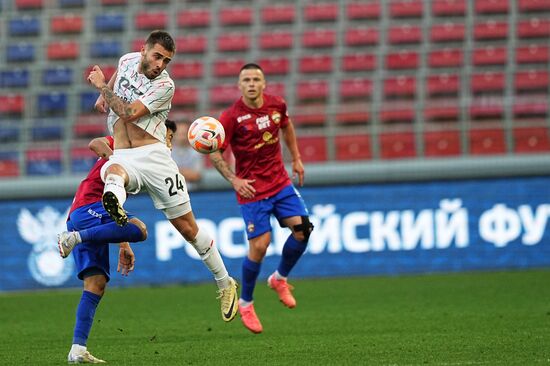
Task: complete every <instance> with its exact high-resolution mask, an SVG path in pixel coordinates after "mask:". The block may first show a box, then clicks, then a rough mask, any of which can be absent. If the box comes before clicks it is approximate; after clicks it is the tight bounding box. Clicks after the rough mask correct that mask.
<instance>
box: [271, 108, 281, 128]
mask: <svg viewBox="0 0 550 366" xmlns="http://www.w3.org/2000/svg"><path fill="white" fill-rule="evenodd" d="M271 120H272V121H273V122H274V123H275V124H276V125H278V124H279V123H281V113H279V112H277V111H274V112H273V113H271Z"/></svg>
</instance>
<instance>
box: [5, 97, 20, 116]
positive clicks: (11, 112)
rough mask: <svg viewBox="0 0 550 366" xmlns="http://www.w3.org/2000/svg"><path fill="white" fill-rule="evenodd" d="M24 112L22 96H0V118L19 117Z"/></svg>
mask: <svg viewBox="0 0 550 366" xmlns="http://www.w3.org/2000/svg"><path fill="white" fill-rule="evenodd" d="M24 110H25V97H24V96H23V95H21V94H7V95H0V116H21V115H22V114H23V111H24Z"/></svg>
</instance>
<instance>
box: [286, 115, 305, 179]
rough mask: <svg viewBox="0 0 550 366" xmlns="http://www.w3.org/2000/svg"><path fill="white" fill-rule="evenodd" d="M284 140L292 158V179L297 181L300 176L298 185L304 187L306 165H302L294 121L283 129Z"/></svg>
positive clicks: (289, 122)
mask: <svg viewBox="0 0 550 366" xmlns="http://www.w3.org/2000/svg"><path fill="white" fill-rule="evenodd" d="M282 130H283V140H284V141H285V144H286V146H287V148H288V151H289V152H290V155H291V156H292V179H293V180H294V179H296V176H298V184H299V185H300V186H303V185H304V173H305V169H304V164H303V163H302V157H301V155H300V150H299V149H298V142H297V140H296V131H295V130H294V124H293V123H292V121H290V120H289V121H288V124H287V125H286V127H284V128H283V129H282Z"/></svg>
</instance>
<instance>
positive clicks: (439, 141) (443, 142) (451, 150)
mask: <svg viewBox="0 0 550 366" xmlns="http://www.w3.org/2000/svg"><path fill="white" fill-rule="evenodd" d="M460 151H461V148H460V132H459V131H426V132H424V156H426V157H438V156H456V155H460Z"/></svg>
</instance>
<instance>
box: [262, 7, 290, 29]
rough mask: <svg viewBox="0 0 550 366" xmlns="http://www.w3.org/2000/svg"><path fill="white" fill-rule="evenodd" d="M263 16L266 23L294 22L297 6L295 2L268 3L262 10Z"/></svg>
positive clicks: (263, 21)
mask: <svg viewBox="0 0 550 366" xmlns="http://www.w3.org/2000/svg"><path fill="white" fill-rule="evenodd" d="M261 17H262V23H264V24H281V23H283V24H284V23H293V22H294V18H295V17H296V8H295V7H294V5H293V4H273V5H266V6H264V7H263V8H262V10H261Z"/></svg>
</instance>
